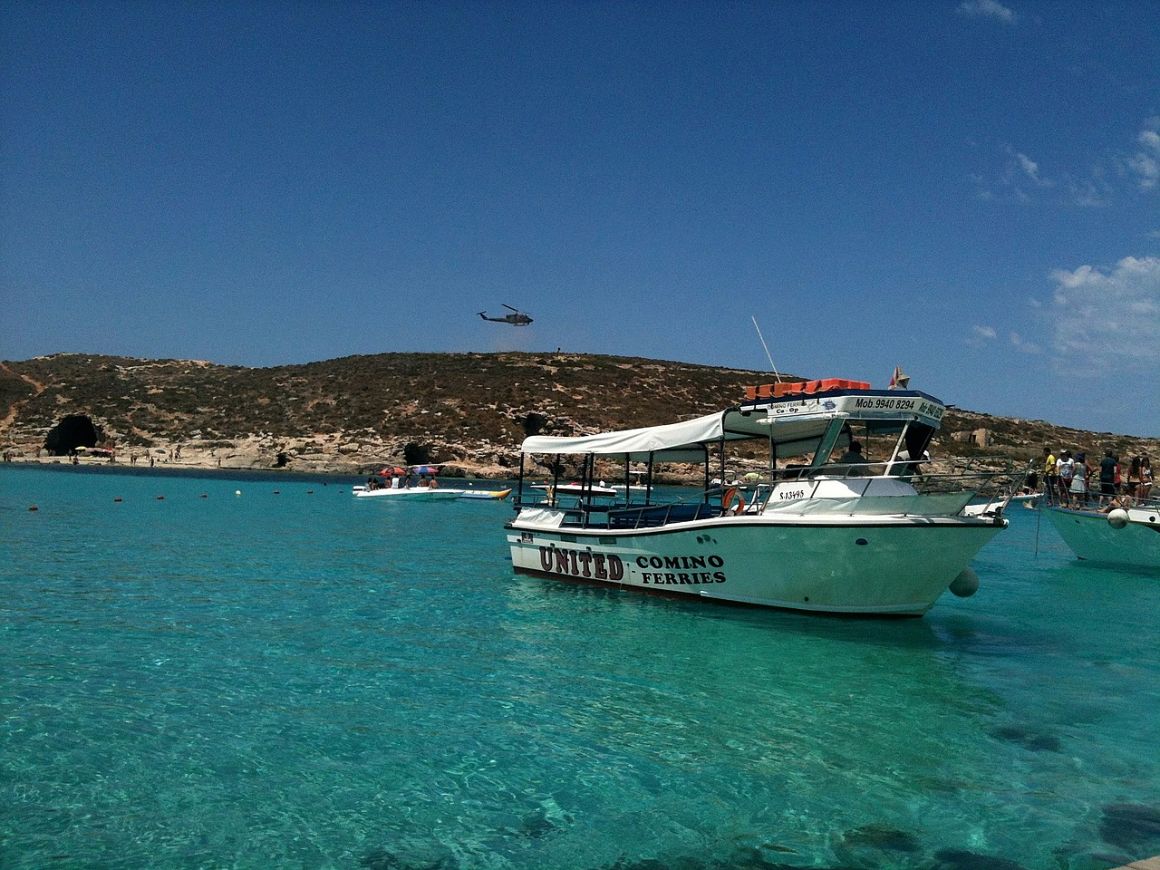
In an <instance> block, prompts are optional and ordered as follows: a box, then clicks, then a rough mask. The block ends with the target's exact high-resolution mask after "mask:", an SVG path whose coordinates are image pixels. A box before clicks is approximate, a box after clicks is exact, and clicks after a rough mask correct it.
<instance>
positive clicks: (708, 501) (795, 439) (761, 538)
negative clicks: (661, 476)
mask: <svg viewBox="0 0 1160 870" xmlns="http://www.w3.org/2000/svg"><path fill="white" fill-rule="evenodd" d="M945 412H946V406H945V405H943V403H942V402H940V401H939V400H938V399H935V398H933V397H932V396H929V395H927V394H925V393H922V392H918V391H911V390H874V389H870V387H869V384H866V383H863V382H856V381H845V380H836V379H832V380H825V381H810V382H806V383H804V384H802V383H795V384H777V385H765V386H762V387H750V388H748V389H747V399H746V401H745V402H743V403H741V404H739V405H736V406H733V407H730V408H726V409H725V410H724V411H721V412H718V413H714V414H709V415H708V416H705V417H699V418H697V419H693V420H685V421H681V422H677V423H670V424H668V425H663V426H654V427H648V428H642V429H630V430H625V431H619V432H605V433H601V434H597V435H588V436H581V437H573V438H560V437H547V436H533V437H530V438H527V439H526V440H525V441H524V442H523V445H522V448H521V454H522V455H521V463H520V481H519V489H518V490H517V493H518V494H517V497H516V499H515V500H514V504H515V509H516V511H517V513H516V516H515V518H514V519H513V520H512V521H511V522H509V523H508V524H507V525H506V526H505V528H506V531H507V541H508V544H509V546H510V548H511V558H512V564H513V566H514V568H515V570H516V572H518V573H523V574H533V575H541V576H546V577H552V578H557V579H563V580H571V581H580V582H593V583H601V584H606V585H610V586H614V587H619V588H631V589H636V590H641V591H647V592H660V593H666V594H671V595H680V596H686V597H689V598H696V599H703V600H711V601H723V602H734V603H740V604H750V605H758V606H766V607H776V608H787V609H791V610H801V611H811V612H818V613H830V614H867V615H892V616H921V615H922V614H923V613H925V612H926V611H927V610H928V609H930V607H931V606H932V605H933V604H934V603H935V601H936V600H937V599H938V597H939V596H940V595H941V594H942V593H943V591H944V590H946V589H947V588H948V587H950V588H951V589H952V591H953V592H955V593H956V594H962V595H969V594H971V593H973V592H974V591H975V589H976V588H977V586H978V578H977V577H976V576H975V575H974V573H973V572H972V571H971V570H970V569H969V567H968V565H969V563H970V561H971V559H972V558H974V556H975V554H976V553H978V551H979V549H980V548H981V547H982V546H983V545H984V544H986V543H987V541H989V540H990V539H991V538H992V537H993V536H994V535H995V534H996V533H998V532H999V531H1000V530H1001V529H1003V528H1005V527H1006V525H1007V521H1006V519H1004V518H1003V517H1002V514H1001V511H991V512H988V513H987V514H985V515H981V516H971V515H969V514H967V513H965V512H964V508H965V507H966V506H967V505H968V504H969V503H970V502H971V501H972V500H975V499H976V497H978V496H980V495H982V496H984V497H988V496H989V492H988V490H989V489H997V488H998V486H999V485H1000V484H1005V485H1010V484H1011V482H1012V481H1013V480H1014V478H1013V477H1012V476H1011V475H1010V471H1009V470H1008V472H1007V473H1006V475H1005V476H999V475H996V474H993V473H991V474H977V475H972V474H966V473H961V474H947V475H931V474H924V473H921V467H920V465H919V464H918V463H916V462H913V461H911V460H910V457H923V456H924V453H925V451H926V450H927V448H928V446H929V444H930V440H931V437H932V436H933V434H934V433H935V431H936V430H937V429H938V427H939V425H940V422H941V420H942V418H943V415H944V413H945ZM859 439H861V440H862V442H865V443H866V444H868V445H872V447H873V451H874V452H875V453H876V454H877V456H876V457H875V458H869V457H867V458H866V461H861V462H859V461H858V460H859V459H860V458H861V457H859V456H858V455H857V454H856V453H855V452H853V450H852V449H851V448H852V447H854V442H855V441H857V440H859ZM859 446H860V445H859ZM746 448H748V451H749V453H750V455H751V456H752V455H753V454H754V453H755V451H760V452H761V455H764V456H767V457H768V462H769V470H768V477H769V480H770V481H771V482H770V483H754V484H751V485H744V484H741V483H740V482H735V485H732V486H729V485H727V486H724V487H721V486H715V485H713V484H712V483H711V481H713V479H714V478H719V479H720V480H729V476H728V469H729V467H730V465H729V460H728V459H727V455H728V454H730V453H735V452H737V451H738V450H740V451H745V450H746ZM562 456H575V457H577V458H579V467H580V468H581V469H582V472H583V479H582V481H581V482H580V483H579V486H578V487H570V489H579V490H580V491H579V492H578V493H573V495H572V496H571V497H568V496H565V495H563V494H561V492H560V489H559V487H554V488H553V489H552V490H551V491H550V492H551V497H550V499H549V500H548V501H547V502H545V501H544V499H543V494H542V492H540V491H537V492H535V493H531V494H530V495H529V498H527V499H525V498H524V491H525V479H529V480H531V479H538V478H537V477H536V476H537V475H538V474H540V473H542V472H541V471H540V470H539V468H538V467H537V465H539V463H537V464H533V465H531V466H529V464H528V463H529V460H532V461H533V462H534V461H535V460H534V458H535V457H544V458H545V459H544V461H543V462H542V465H539V467H541V468H556V469H557V470H559V469H560V468H561V466H562V464H563V462H562V460H561V459H560V457H562ZM598 457H599V458H600V459H601V460H602V462H604V463H607V462H609V461H615V462H617V463H623V464H624V467H625V468H628V467H629V466H630V464H631V466H635V467H637V468H640V467H641V466H643V467H645V468H647V469H650V471H649V472H648V474H649V476H650V479H651V468H652V467H653V466H654V465H655V464H657V463H670V462H679V463H698V464H700V465H701V466H703V469H704V488H703V490H701V491H699V492H697V493H696V495H695V496H693V497H690V498H688V499H686V500H684V501H681V502H677V503H667V504H666V503H659V504H658V503H645V504H640V503H636V502H632V503H627V500H625V501H617V500H616V499H615V498H613V499H609V498H608V497H606V496H604V497H597V493H596V492H595V491H592V492H589V490H595V489H596V488H598V486H599V484H598V483H596V481H597V480H598V476H597V469H596V459H597V458H598ZM839 457H841V459H840V460H839ZM786 459H794V460H796V461H795V462H793V463H789V464H786V465H784V466H782V467H779V465H778V461H779V460H786ZM875 460H876V461H875ZM601 473H605V474H609V472H608V470H607V468H603V469H601ZM609 476H612V475H610V474H609ZM528 488H530V486H529V487H528Z"/></svg>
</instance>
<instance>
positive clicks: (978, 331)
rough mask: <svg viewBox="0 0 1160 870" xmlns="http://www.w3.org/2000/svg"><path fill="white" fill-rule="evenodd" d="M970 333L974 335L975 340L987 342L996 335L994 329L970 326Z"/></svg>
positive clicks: (991, 327)
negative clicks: (979, 339)
mask: <svg viewBox="0 0 1160 870" xmlns="http://www.w3.org/2000/svg"><path fill="white" fill-rule="evenodd" d="M971 332H972V333H973V334H974V337H975V338H985V339H987V340H988V341H989V340H991V339H993V338H994V337H995V336H996V335H998V333H997V332H995V327H993V326H972V327H971Z"/></svg>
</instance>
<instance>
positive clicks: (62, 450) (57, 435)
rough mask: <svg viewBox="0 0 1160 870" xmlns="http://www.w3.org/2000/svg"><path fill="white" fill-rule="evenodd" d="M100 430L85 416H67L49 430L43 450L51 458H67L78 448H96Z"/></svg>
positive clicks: (99, 440)
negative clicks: (50, 455) (51, 456)
mask: <svg viewBox="0 0 1160 870" xmlns="http://www.w3.org/2000/svg"><path fill="white" fill-rule="evenodd" d="M101 438H102V435H101V430H100V428H99V427H98V426H97V425H96V424H95V423H94V422H93V420H92V418H91V417H89V416H88V415H87V414H69V415H68V416H67V417H65V418H64V419H62V420H61V421H60V422H59V423H57V424H56V425H55V426H53V427H52V429H50V430H49V433H48V435H47V437H46V438H45V439H44V449H45V450H47V451H48V452H49V453H50V454H52V455H53V456H68V455H69V454H70V453H72V452H73V451H74V450H76V449H77V448H78V447H96V446H97V445H98V444H99V443H100V442H101Z"/></svg>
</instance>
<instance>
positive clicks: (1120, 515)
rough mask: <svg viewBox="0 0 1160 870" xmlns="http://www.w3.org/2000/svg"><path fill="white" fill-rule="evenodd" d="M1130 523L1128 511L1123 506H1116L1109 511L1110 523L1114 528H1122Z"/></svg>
mask: <svg viewBox="0 0 1160 870" xmlns="http://www.w3.org/2000/svg"><path fill="white" fill-rule="evenodd" d="M1127 524H1128V512H1127V511H1126V510H1124V509H1123V508H1116V509H1115V510H1114V511H1110V512H1109V513H1108V525H1109V526H1111V527H1112V528H1113V529H1122V528H1123V527H1124V526H1126V525H1127Z"/></svg>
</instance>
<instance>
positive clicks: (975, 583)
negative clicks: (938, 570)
mask: <svg viewBox="0 0 1160 870" xmlns="http://www.w3.org/2000/svg"><path fill="white" fill-rule="evenodd" d="M950 590H951V592H953V593H954V594H955V595H957V596H958V597H959V598H970V597H971V596H972V595H974V594H975V593H976V592H978V591H979V575H978V574H976V573H975V572H974V571H973V570H971V569H970V568H964V569H963V570H962V571H960V572H959V576H958V577H956V578H955V579H954V580H952V581H951V585H950Z"/></svg>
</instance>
